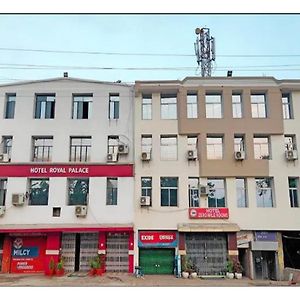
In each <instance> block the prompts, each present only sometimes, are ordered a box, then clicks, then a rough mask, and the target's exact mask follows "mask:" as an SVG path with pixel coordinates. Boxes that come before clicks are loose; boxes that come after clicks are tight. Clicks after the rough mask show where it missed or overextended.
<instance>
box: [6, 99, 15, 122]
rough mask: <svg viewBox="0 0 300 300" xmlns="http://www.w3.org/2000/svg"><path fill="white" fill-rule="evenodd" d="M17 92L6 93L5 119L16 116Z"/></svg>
mask: <svg viewBox="0 0 300 300" xmlns="http://www.w3.org/2000/svg"><path fill="white" fill-rule="evenodd" d="M15 105H16V94H7V95H6V106H5V119H13V118H14V117H15Z"/></svg>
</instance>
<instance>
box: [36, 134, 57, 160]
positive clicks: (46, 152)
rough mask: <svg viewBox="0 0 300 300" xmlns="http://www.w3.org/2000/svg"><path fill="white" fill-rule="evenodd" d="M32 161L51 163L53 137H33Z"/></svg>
mask: <svg viewBox="0 0 300 300" xmlns="http://www.w3.org/2000/svg"><path fill="white" fill-rule="evenodd" d="M32 140H33V157H32V160H33V161H51V160H52V147H53V137H33V138H32Z"/></svg>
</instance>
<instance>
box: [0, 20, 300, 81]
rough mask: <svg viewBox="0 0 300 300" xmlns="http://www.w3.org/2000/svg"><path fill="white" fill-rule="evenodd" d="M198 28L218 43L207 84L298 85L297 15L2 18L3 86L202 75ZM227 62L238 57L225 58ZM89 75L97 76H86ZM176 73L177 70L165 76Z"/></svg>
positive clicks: (0, 76) (299, 25)
mask: <svg viewBox="0 0 300 300" xmlns="http://www.w3.org/2000/svg"><path fill="white" fill-rule="evenodd" d="M197 27H208V28H210V33H211V35H212V36H213V37H215V40H216V63H215V64H214V70H213V73H212V76H226V74H227V70H233V76H274V77H276V78H278V79H284V78H300V76H299V73H300V41H299V38H298V36H299V32H300V15H297V14H296V15H292V14H286V15H284V14H281V15H279V14H277V15H274V14H273V15H272V14H263V15H255V14H243V15H239V14H215V15H213V14H168V15H158V14H156V15H155V14H135V15H134V14H121V15H117V14H115V15H108V14H96V15H84V14H81V15H71V14H69V15H67V14H66V15H51V14H50V15H49V14H48V15H41V14H40V15H39V14H32V15H30V14H27V15H20V14H18V15H13V14H10V15H5V14H1V15H0V83H5V82H12V81H14V80H27V79H29V80H31V79H42V78H51V77H60V76H62V74H63V72H64V71H68V72H69V76H70V77H78V78H86V79H89V78H90V79H97V80H104V81H116V80H122V82H134V81H135V80H155V79H183V78H184V77H186V76H195V75H199V71H197V62H196V57H195V56H194V42H195V40H196V34H195V28H197ZM5 48H10V49H23V50H25V49H26V50H30V49H31V50H54V51H75V52H76V51H77V52H101V53H110V55H107V54H106V55H104V54H86V53H85V54H72V53H56V52H35V51H15V50H4V49H5ZM111 53H119V54H118V55H112V54H111ZM120 54H177V55H178V54H179V55H182V56H171V55H161V56H160V55H157V56H148V55H120ZM184 55H185V56H184ZM230 55H233V56H234V55H240V56H243V57H228V56H230ZM247 55H248V56H247ZM249 55H265V57H249ZM272 55H273V57H272ZM275 55H283V56H279V57H276V56H275ZM29 65H30V66H29ZM41 66H43V69H41ZM45 66H46V67H45ZM50 67H51V69H50ZM72 67H73V68H72ZM74 67H76V68H77V69H76V68H75V69H74ZM78 67H82V68H81V69H78ZM91 67H92V68H95V67H97V68H99V69H97V70H93V69H87V68H91ZM175 67H178V68H180V70H167V69H166V68H175ZM37 68H40V69H37ZM101 68H114V69H113V70H103V69H101ZM118 68H119V69H118ZM120 68H121V69H120ZM122 68H161V69H160V70H124V69H123V70H122Z"/></svg>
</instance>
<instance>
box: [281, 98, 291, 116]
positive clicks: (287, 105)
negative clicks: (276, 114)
mask: <svg viewBox="0 0 300 300" xmlns="http://www.w3.org/2000/svg"><path fill="white" fill-rule="evenodd" d="M284 99H287V102H286V103H285V102H284ZM281 101H282V117H283V119H284V120H291V119H294V111H293V103H292V96H291V93H282V94H281ZM286 108H287V109H286Z"/></svg>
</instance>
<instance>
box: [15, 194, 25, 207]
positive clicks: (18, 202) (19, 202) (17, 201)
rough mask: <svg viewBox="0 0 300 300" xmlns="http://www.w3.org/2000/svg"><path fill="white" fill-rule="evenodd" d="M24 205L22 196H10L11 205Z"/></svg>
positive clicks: (23, 196)
mask: <svg viewBox="0 0 300 300" xmlns="http://www.w3.org/2000/svg"><path fill="white" fill-rule="evenodd" d="M24 203H25V195H24V194H12V204H13V205H15V206H21V205H23V204H24Z"/></svg>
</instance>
